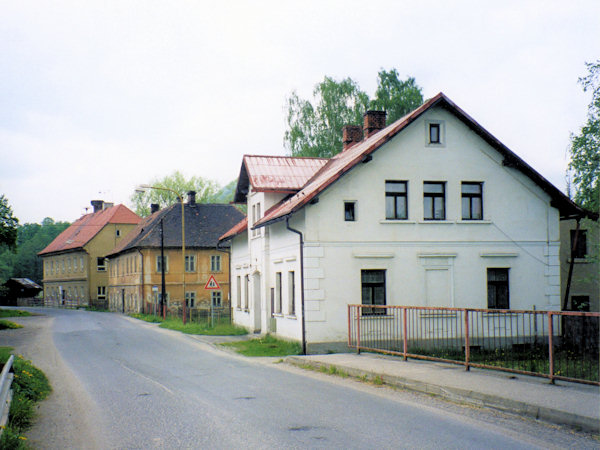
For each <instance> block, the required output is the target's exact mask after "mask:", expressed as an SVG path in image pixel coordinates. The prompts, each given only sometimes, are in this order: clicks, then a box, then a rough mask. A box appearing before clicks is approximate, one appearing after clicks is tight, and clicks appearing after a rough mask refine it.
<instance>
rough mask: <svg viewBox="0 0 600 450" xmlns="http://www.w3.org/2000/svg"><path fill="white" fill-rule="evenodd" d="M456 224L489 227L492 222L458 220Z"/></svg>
mask: <svg viewBox="0 0 600 450" xmlns="http://www.w3.org/2000/svg"><path fill="white" fill-rule="evenodd" d="M456 223H461V224H462V223H467V224H470V225H471V224H473V225H489V224H491V223H492V221H491V220H466V219H461V220H457V221H456Z"/></svg>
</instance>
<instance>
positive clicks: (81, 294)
mask: <svg viewBox="0 0 600 450" xmlns="http://www.w3.org/2000/svg"><path fill="white" fill-rule="evenodd" d="M92 206H93V212H92V213H90V214H86V215H84V216H82V217H81V218H79V219H78V220H77V221H75V222H74V223H73V224H72V225H71V226H70V227H69V228H67V229H66V230H65V231H63V232H62V233H61V234H59V235H58V236H57V237H56V239H54V240H53V241H52V242H51V243H50V244H49V245H48V246H47V247H46V248H45V249H44V250H42V251H41V252H39V253H38V255H39V256H40V257H41V259H42V265H43V269H44V279H43V285H44V304H45V305H47V306H70V307H74V306H88V305H89V306H94V307H99V308H106V307H107V287H108V271H107V265H106V263H105V259H104V257H105V255H106V254H107V253H108V252H109V251H110V250H111V249H112V248H114V247H115V246H116V245H118V244H119V243H120V242H121V241H122V239H123V238H124V237H125V236H126V235H127V234H128V233H129V232H130V231H132V230H133V229H134V228H135V226H136V225H137V224H138V223H139V222H140V220H141V218H140V217H139V216H138V215H137V214H135V213H134V212H133V211H131V210H130V209H128V208H127V207H126V206H124V205H117V206H114V205H113V204H112V203H105V202H103V201H102V200H93V201H92Z"/></svg>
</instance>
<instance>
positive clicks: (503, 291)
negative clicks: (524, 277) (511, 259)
mask: <svg viewBox="0 0 600 450" xmlns="http://www.w3.org/2000/svg"><path fill="white" fill-rule="evenodd" d="M487 288H488V308H489V309H509V308H510V304H509V295H508V269H506V268H488V270H487Z"/></svg>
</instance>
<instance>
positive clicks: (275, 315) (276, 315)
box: [273, 313, 283, 318]
mask: <svg viewBox="0 0 600 450" xmlns="http://www.w3.org/2000/svg"><path fill="white" fill-rule="evenodd" d="M273 317H281V318H283V314H281V313H273Z"/></svg>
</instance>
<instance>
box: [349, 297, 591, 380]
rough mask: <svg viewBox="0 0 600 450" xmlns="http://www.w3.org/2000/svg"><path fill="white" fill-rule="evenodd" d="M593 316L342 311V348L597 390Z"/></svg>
mask: <svg viewBox="0 0 600 450" xmlns="http://www.w3.org/2000/svg"><path fill="white" fill-rule="evenodd" d="M599 321H600V313H583V312H570V311H569V312H567V311H562V312H561V311H513V310H489V309H466V308H429V307H419V306H374V305H348V346H349V347H351V348H356V349H357V351H358V352H360V351H361V350H363V351H372V352H380V353H388V354H393V355H400V356H403V357H404V359H405V360H406V359H407V358H409V357H410V358H418V359H429V360H434V361H444V362H449V363H454V364H461V365H464V366H465V368H466V370H469V368H470V367H480V368H486V369H497V370H503V371H507V372H515V373H522V374H528V375H535V376H540V377H545V378H549V379H550V380H551V381H552V382H554V380H566V381H576V382H581V383H587V384H594V385H600V382H599V380H600V364H599V346H598V341H599V328H598V324H599Z"/></svg>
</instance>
